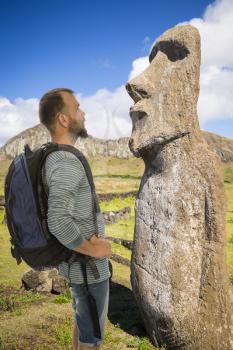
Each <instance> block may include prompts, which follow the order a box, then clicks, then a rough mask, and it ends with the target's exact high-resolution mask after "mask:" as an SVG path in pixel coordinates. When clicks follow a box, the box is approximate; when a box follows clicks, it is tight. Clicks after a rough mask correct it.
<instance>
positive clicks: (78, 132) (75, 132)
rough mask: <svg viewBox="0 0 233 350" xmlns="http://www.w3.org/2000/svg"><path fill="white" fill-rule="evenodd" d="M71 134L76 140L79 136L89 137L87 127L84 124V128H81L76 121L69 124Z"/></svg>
mask: <svg viewBox="0 0 233 350" xmlns="http://www.w3.org/2000/svg"><path fill="white" fill-rule="evenodd" d="M69 134H70V136H71V137H72V139H73V140H74V141H76V140H77V139H78V137H81V138H87V137H88V136H89V135H88V132H87V129H86V128H85V127H84V126H83V127H82V129H80V126H79V125H78V123H77V122H76V121H72V122H71V123H70V125H69Z"/></svg>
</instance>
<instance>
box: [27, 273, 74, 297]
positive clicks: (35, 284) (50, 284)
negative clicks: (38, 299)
mask: <svg viewBox="0 0 233 350" xmlns="http://www.w3.org/2000/svg"><path fill="white" fill-rule="evenodd" d="M22 284H23V286H24V288H25V289H27V290H29V289H30V290H33V291H36V292H48V293H51V292H52V293H55V294H60V293H65V292H66V291H68V290H69V287H68V283H67V281H66V280H65V278H63V277H62V276H61V275H59V274H58V270H57V269H55V268H54V269H51V270H45V271H35V270H33V269H31V270H28V271H26V272H25V273H24V274H23V276H22Z"/></svg>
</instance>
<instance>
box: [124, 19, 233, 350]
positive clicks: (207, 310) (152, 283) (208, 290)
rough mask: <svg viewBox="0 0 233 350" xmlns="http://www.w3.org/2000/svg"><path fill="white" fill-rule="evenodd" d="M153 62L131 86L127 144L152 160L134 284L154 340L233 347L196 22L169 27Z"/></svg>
mask: <svg viewBox="0 0 233 350" xmlns="http://www.w3.org/2000/svg"><path fill="white" fill-rule="evenodd" d="M149 61H150V65H149V67H148V68H147V69H146V70H145V71H144V72H143V73H142V74H140V75H139V76H137V77H136V78H134V79H132V80H130V81H129V82H128V84H127V85H126V89H127V91H128V93H129V95H130V96H131V97H132V99H133V100H134V102H135V104H134V106H133V107H131V108H130V117H131V119H132V135H131V138H130V141H129V147H130V149H131V151H132V153H133V154H134V155H135V156H136V157H141V158H142V159H143V161H144V163H145V171H144V174H143V177H142V180H141V184H140V188H139V192H138V195H137V199H136V204H135V231H134V247H133V252H132V260H131V284H132V288H133V292H134V295H135V298H136V300H137V303H138V305H139V308H140V311H141V314H142V317H143V320H144V322H145V326H146V328H147V331H148V333H149V335H150V337H151V339H152V341H153V343H154V344H155V345H156V346H162V345H165V346H166V349H185V350H230V349H233V326H232V325H233V316H232V315H233V308H232V306H233V297H232V291H231V289H230V288H231V287H230V284H229V275H228V270H227V265H226V234H225V210H226V204H225V202H226V199H225V194H224V182H223V173H222V168H221V163H220V159H219V158H218V156H217V155H216V154H215V153H213V152H212V151H211V150H210V149H209V147H208V145H207V143H206V141H205V140H204V139H203V136H202V134H201V132H200V127H199V122H198V116H197V100H198V94H199V75H200V36H199V33H198V30H197V29H195V28H194V27H192V26H191V25H185V26H177V27H175V28H172V29H170V30H168V31H166V32H165V33H164V34H163V35H162V36H161V37H159V39H158V40H157V41H156V43H155V45H154V46H153V49H152V51H151V54H150V56H149ZM206 108H208V105H207V106H206Z"/></svg>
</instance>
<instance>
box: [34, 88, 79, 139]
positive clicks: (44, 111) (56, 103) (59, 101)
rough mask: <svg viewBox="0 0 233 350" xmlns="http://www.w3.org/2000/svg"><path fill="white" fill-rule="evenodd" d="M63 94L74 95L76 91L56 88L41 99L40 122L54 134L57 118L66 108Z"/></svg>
mask: <svg viewBox="0 0 233 350" xmlns="http://www.w3.org/2000/svg"><path fill="white" fill-rule="evenodd" d="M62 92H68V93H70V94H73V93H74V91H73V90H71V89H67V88H56V89H52V90H49V91H47V92H46V93H45V94H44V95H43V96H42V97H41V99H40V103H39V118H40V122H41V123H42V124H44V126H45V127H46V128H47V129H48V130H49V131H50V133H52V132H53V127H54V122H55V116H56V115H57V113H59V112H62V111H63V110H64V108H65V106H66V105H65V102H64V100H63V97H62V94H61V93H62Z"/></svg>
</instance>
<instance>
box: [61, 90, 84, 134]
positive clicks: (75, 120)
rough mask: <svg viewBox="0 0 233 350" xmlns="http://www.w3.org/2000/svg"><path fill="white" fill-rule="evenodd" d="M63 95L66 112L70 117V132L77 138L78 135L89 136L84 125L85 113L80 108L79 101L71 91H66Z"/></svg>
mask: <svg viewBox="0 0 233 350" xmlns="http://www.w3.org/2000/svg"><path fill="white" fill-rule="evenodd" d="M62 97H63V100H64V102H65V105H66V107H65V112H66V113H64V114H65V115H66V116H67V117H68V118H69V125H68V132H69V133H70V135H71V136H72V138H73V139H75V140H76V139H77V138H78V137H83V138H85V137H88V133H87V130H86V128H85V126H84V124H85V118H84V116H85V113H84V112H83V111H82V110H81V109H80V104H79V102H78V101H77V100H76V98H75V97H74V96H73V95H72V94H70V93H66V92H64V93H63V96H62Z"/></svg>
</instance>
